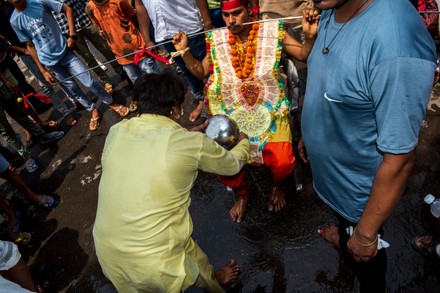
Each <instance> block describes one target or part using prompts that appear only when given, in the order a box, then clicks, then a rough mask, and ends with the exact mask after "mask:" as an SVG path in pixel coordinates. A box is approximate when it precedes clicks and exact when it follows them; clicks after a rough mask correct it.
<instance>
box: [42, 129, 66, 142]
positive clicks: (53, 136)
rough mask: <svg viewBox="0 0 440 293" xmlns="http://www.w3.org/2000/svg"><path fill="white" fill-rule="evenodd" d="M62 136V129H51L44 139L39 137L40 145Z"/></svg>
mask: <svg viewBox="0 0 440 293" xmlns="http://www.w3.org/2000/svg"><path fill="white" fill-rule="evenodd" d="M63 136H64V131H52V132H51V133H48V134H47V137H46V138H44V139H41V140H40V142H41V144H42V145H45V144H48V143H50V142H53V141H56V140H59V139H60V138H62V137H63Z"/></svg>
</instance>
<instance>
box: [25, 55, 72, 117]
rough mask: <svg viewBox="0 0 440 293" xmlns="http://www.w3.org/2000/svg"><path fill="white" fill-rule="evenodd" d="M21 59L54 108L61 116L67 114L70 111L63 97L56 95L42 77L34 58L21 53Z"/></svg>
mask: <svg viewBox="0 0 440 293" xmlns="http://www.w3.org/2000/svg"><path fill="white" fill-rule="evenodd" d="M20 59H21V61H23V63H24V65H26V67H27V69H28V70H29V71H30V73H32V75H33V76H34V77H35V78H36V80H37V81H38V84H39V85H40V86H41V88H42V89H43V93H44V94H45V95H46V96H48V97H49V99H50V101H51V102H52V104H53V105H54V107H55V109H56V110H57V111H58V112H59V113H60V114H61V115H62V116H63V117H65V116H67V115H68V114H69V113H70V110H69V109H68V108H67V106H66V105H65V104H64V102H63V98H61V97H60V96H58V95H57V94H56V93H55V91H54V88H53V87H52V85H50V84H49V83H48V82H47V81H46V79H45V78H44V76H43V74H42V73H41V71H40V69H38V66H37V64H35V61H34V59H32V57H31V56H27V55H21V56H20ZM61 89H62V90H63V91H65V89H64V88H61Z"/></svg>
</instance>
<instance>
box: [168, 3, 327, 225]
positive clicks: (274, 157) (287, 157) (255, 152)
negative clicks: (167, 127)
mask: <svg viewBox="0 0 440 293" xmlns="http://www.w3.org/2000/svg"><path fill="white" fill-rule="evenodd" d="M248 6H249V1H247V0H233V1H224V2H222V15H223V20H224V21H225V23H226V25H227V28H224V29H221V30H217V31H213V32H209V33H207V35H206V42H207V55H206V57H205V58H204V59H203V60H202V61H199V60H198V59H196V58H194V57H193V55H192V52H191V48H190V47H188V38H187V36H186V35H185V34H184V33H183V32H179V33H178V34H176V35H175V37H174V39H173V43H174V46H175V48H176V50H177V51H179V52H182V56H183V61H184V62H185V66H186V68H187V69H189V71H190V72H191V73H192V74H193V75H194V76H195V77H197V78H199V79H203V78H205V77H207V76H209V81H208V83H207V100H208V105H207V110H208V112H209V114H211V115H217V114H223V115H228V116H229V117H231V118H232V119H233V120H235V121H236V122H237V124H238V126H239V128H240V130H241V131H243V132H244V133H246V134H247V135H248V136H249V140H250V142H251V160H252V164H254V165H263V164H265V165H266V166H267V167H269V169H270V170H271V172H272V183H271V191H270V199H269V203H268V210H269V211H279V210H281V209H282V208H284V207H285V205H286V203H285V196H284V191H283V190H282V189H281V188H280V184H281V182H282V181H283V180H284V179H285V178H286V177H287V176H288V175H289V174H290V173H291V172H292V170H293V168H294V162H295V157H294V155H293V152H292V134H291V131H290V125H289V120H288V117H287V115H288V112H289V100H288V99H287V98H286V97H285V96H284V90H283V87H284V86H283V83H282V81H281V79H280V77H279V74H278V66H279V62H280V58H281V51H282V50H283V51H284V52H286V53H287V54H289V55H291V56H293V57H294V58H297V59H299V60H301V61H305V60H307V57H308V55H309V53H310V51H311V50H312V46H313V42H314V40H315V38H316V32H317V28H318V19H319V16H318V15H317V12H316V11H305V12H304V14H303V15H304V18H303V21H302V25H303V30H304V33H305V43H304V45H303V44H301V43H299V42H298V41H296V40H295V39H294V38H293V37H292V36H290V35H289V34H287V33H286V32H285V31H284V30H283V25H282V22H281V21H272V22H265V23H260V24H257V23H255V24H252V25H243V24H244V23H246V22H250V21H252V18H251V14H250V11H249V10H248ZM220 180H221V181H222V182H223V183H224V184H225V185H226V186H228V187H230V188H232V189H233V190H234V192H235V194H236V195H238V196H239V197H240V199H239V200H238V201H237V202H236V203H235V205H234V206H233V207H232V208H231V210H230V216H231V218H232V220H233V221H236V222H237V223H240V222H241V221H242V219H243V217H244V213H245V209H246V206H247V204H248V202H249V191H248V187H247V185H246V183H245V182H244V174H243V172H242V171H241V172H240V173H239V174H237V175H234V176H220Z"/></svg>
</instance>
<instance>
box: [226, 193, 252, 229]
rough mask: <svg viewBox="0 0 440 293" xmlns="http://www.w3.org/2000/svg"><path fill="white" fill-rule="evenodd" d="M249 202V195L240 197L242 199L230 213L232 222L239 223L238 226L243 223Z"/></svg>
mask: <svg viewBox="0 0 440 293" xmlns="http://www.w3.org/2000/svg"><path fill="white" fill-rule="evenodd" d="M248 202H249V194H246V195H242V196H240V198H239V199H238V200H237V202H236V203H235V204H234V206H233V207H232V208H231V210H230V211H229V214H230V216H231V219H232V221H234V222H237V224H240V223H241V221H242V220H243V217H244V212H245V211H246V206H247V205H248Z"/></svg>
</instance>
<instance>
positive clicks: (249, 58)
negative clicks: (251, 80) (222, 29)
mask: <svg viewBox="0 0 440 293" xmlns="http://www.w3.org/2000/svg"><path fill="white" fill-rule="evenodd" d="M258 28H259V25H258V24H257V23H256V24H253V25H252V29H251V30H250V32H249V36H248V38H247V41H246V52H243V53H242V52H239V51H240V50H239V48H238V47H237V39H238V37H237V36H236V35H234V34H233V33H232V32H231V31H229V40H228V44H229V45H230V46H231V50H230V51H229V52H230V53H231V55H232V66H233V67H234V70H235V74H236V75H237V77H238V78H240V79H246V78H248V77H249V76H250V75H251V74H252V73H253V72H254V56H255V52H256V50H255V48H254V45H255V40H256V35H257V33H258ZM243 47H244V46H243ZM243 55H244V56H243Z"/></svg>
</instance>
